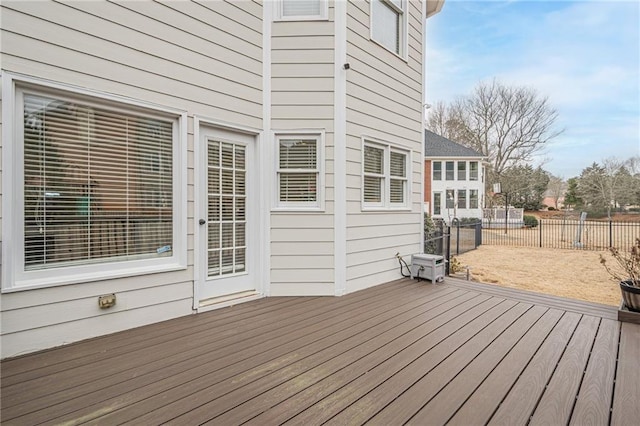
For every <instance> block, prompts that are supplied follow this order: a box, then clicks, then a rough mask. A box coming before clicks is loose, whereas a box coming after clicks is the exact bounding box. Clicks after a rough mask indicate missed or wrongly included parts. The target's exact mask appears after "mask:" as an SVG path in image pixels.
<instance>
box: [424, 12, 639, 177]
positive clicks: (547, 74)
mask: <svg viewBox="0 0 640 426" xmlns="http://www.w3.org/2000/svg"><path fill="white" fill-rule="evenodd" d="M639 23H640V2H639V1H637V0H621V1H615V0H606V1H590V0H580V1H561V0H556V1H520V0H513V1H502V0H489V1H460V0H446V1H445V4H444V7H443V8H442V11H441V12H440V13H439V14H437V15H435V16H433V17H432V18H430V19H429V20H428V21H427V56H426V61H427V102H428V103H431V104H433V103H435V102H437V101H450V100H452V99H455V98H456V97H458V96H461V95H465V94H468V93H470V92H471V91H472V89H473V87H474V86H475V85H476V84H477V82H479V81H481V80H486V81H489V80H491V79H492V78H493V77H497V78H498V79H500V80H501V81H502V82H503V83H507V84H510V85H511V84H513V85H519V86H520V85H521V86H529V87H532V88H534V89H535V90H536V91H538V93H539V94H540V95H541V96H548V97H549V100H550V102H551V104H552V105H553V106H554V107H555V108H556V109H558V112H559V115H560V116H559V121H558V127H560V128H564V129H565V131H564V133H563V134H562V135H560V136H559V137H557V138H556V139H555V140H554V141H553V142H552V143H550V144H549V145H548V146H547V148H546V152H545V154H544V157H545V158H546V162H545V164H544V165H543V168H544V169H545V170H547V171H549V172H551V173H553V174H555V175H558V176H561V177H564V178H565V179H567V178H570V177H573V176H578V175H579V174H580V172H581V171H582V169H583V168H585V167H587V166H588V165H590V164H591V163H593V162H594V161H596V162H601V160H603V159H605V158H608V157H617V158H619V159H626V158H629V157H632V156H637V155H640V24H639Z"/></svg>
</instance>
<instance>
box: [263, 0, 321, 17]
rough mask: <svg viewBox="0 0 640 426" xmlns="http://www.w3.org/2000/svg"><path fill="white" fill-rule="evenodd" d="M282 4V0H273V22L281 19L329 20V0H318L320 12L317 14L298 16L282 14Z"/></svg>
mask: <svg viewBox="0 0 640 426" xmlns="http://www.w3.org/2000/svg"><path fill="white" fill-rule="evenodd" d="M283 9H284V4H283V2H282V0H275V1H274V2H273V20H274V21H275V22H278V21H282V22H287V21H328V20H329V1H328V0H320V14H319V15H299V16H284V10H283Z"/></svg>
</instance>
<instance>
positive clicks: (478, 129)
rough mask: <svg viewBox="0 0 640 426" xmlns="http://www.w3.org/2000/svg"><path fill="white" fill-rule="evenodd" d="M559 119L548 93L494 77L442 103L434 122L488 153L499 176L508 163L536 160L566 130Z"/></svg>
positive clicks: (434, 125) (435, 126)
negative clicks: (540, 93)
mask: <svg viewBox="0 0 640 426" xmlns="http://www.w3.org/2000/svg"><path fill="white" fill-rule="evenodd" d="M557 118H558V112H557V111H556V110H555V109H554V108H553V107H552V106H551V105H550V103H549V99H548V98H547V97H541V96H540V95H539V94H538V93H537V92H536V91H535V90H534V89H531V88H528V87H517V86H506V85H504V84H502V83H500V82H499V81H497V80H495V79H494V80H492V81H491V82H481V83H479V84H478V85H477V86H476V87H475V89H474V90H473V92H472V93H471V94H470V95H468V96H466V97H462V98H459V99H457V100H455V101H454V102H452V103H450V104H449V105H446V106H445V105H444V104H438V105H436V108H435V111H434V112H433V113H430V116H429V120H428V126H429V129H431V130H433V131H434V132H436V133H440V134H442V135H443V136H445V137H448V138H450V139H452V140H455V141H456V142H459V143H461V144H463V145H466V146H468V147H471V148H474V149H476V150H477V151H479V152H481V153H482V154H483V155H485V156H487V157H488V159H489V162H490V164H491V170H490V172H491V174H492V176H490V181H495V180H497V179H498V177H499V176H500V175H501V174H502V172H503V171H504V170H505V169H506V168H508V167H511V166H517V165H523V164H525V163H528V162H530V161H531V160H532V159H533V156H534V155H535V154H538V153H540V152H541V151H543V149H544V147H545V144H546V143H547V142H549V141H550V140H552V139H553V138H555V137H556V136H558V135H559V134H560V133H561V132H562V130H557V129H556V128H555V122H556V120H557Z"/></svg>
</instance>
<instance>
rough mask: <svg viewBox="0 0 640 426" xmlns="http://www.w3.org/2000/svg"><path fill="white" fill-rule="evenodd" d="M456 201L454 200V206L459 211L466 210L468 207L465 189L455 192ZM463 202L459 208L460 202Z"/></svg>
mask: <svg viewBox="0 0 640 426" xmlns="http://www.w3.org/2000/svg"><path fill="white" fill-rule="evenodd" d="M461 194H464V196H463V197H461V196H460V195H461ZM456 195H457V199H456V206H458V208H459V209H465V210H466V209H467V205H468V198H467V190H466V189H458V191H457V194H456ZM461 200H464V204H463V205H462V206H461V205H460V201H461Z"/></svg>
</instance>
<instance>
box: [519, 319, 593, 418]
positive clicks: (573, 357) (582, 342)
mask: <svg viewBox="0 0 640 426" xmlns="http://www.w3.org/2000/svg"><path fill="white" fill-rule="evenodd" d="M599 325H600V318H596V317H591V316H583V317H582V318H581V320H580V323H579V324H578V327H577V328H576V331H575V333H574V334H573V336H572V337H571V340H570V341H569V344H568V345H567V347H566V349H565V352H564V354H562V358H560V362H559V363H558V365H557V367H556V370H555V371H554V373H553V377H552V378H551V380H550V381H549V384H548V385H547V389H546V391H545V392H544V395H542V398H541V399H540V402H539V403H538V406H537V407H536V411H535V413H533V416H532V417H531V422H530V423H529V424H532V425H548V424H553V423H556V424H557V423H560V424H567V423H568V422H569V419H570V417H571V412H572V410H573V406H574V404H575V398H576V395H577V392H578V388H579V386H580V383H581V382H582V377H583V372H584V371H585V368H586V365H587V361H588V359H589V353H590V352H591V347H592V346H593V342H594V339H595V336H596V333H597V331H598V326H599Z"/></svg>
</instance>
